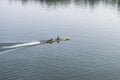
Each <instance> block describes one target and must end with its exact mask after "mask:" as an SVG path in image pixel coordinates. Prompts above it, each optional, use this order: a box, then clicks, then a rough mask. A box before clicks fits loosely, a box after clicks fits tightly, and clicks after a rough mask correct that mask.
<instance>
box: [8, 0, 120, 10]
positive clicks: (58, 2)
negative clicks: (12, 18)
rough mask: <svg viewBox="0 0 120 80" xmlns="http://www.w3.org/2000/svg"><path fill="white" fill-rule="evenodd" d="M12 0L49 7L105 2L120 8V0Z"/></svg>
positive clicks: (94, 4) (89, 5)
mask: <svg viewBox="0 0 120 80" xmlns="http://www.w3.org/2000/svg"><path fill="white" fill-rule="evenodd" d="M9 1H10V2H21V4H23V5H27V4H28V3H31V2H32V3H39V4H40V5H46V6H48V7H51V6H54V7H58V6H63V5H64V6H69V5H71V4H75V5H76V6H86V7H90V8H94V7H95V6H97V5H100V4H104V5H106V6H107V5H110V6H112V7H114V8H117V10H118V11H119V10H120V0H9Z"/></svg>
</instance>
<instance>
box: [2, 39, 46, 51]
mask: <svg viewBox="0 0 120 80" xmlns="http://www.w3.org/2000/svg"><path fill="white" fill-rule="evenodd" d="M43 44H48V43H47V40H42V41H36V42H29V43H0V52H3V51H8V50H13V49H18V48H23V47H24V48H27V47H32V46H37V45H43Z"/></svg>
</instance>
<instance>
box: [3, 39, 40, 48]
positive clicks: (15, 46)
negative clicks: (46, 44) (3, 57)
mask: <svg viewBox="0 0 120 80" xmlns="http://www.w3.org/2000/svg"><path fill="white" fill-rule="evenodd" d="M36 44H40V41H37V42H30V43H24V44H17V45H12V46H4V47H3V48H7V49H8V48H18V47H24V46H32V45H36Z"/></svg>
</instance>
